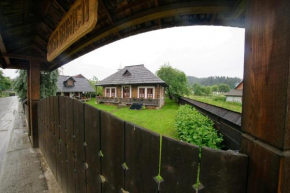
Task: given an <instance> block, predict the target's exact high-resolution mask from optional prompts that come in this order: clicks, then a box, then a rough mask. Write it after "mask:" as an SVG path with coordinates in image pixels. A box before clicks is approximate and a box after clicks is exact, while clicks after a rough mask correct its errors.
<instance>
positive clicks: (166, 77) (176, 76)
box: [157, 64, 189, 100]
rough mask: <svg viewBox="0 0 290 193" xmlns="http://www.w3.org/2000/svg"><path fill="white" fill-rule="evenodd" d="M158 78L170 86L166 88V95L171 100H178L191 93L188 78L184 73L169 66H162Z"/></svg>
mask: <svg viewBox="0 0 290 193" xmlns="http://www.w3.org/2000/svg"><path fill="white" fill-rule="evenodd" d="M157 76H158V77H159V78H161V79H162V80H163V81H165V82H166V83H167V84H168V85H169V87H167V88H166V94H167V95H168V97H169V98H170V100H172V99H178V98H179V97H180V96H183V95H186V94H188V93H189V90H188V84H187V77H186V75H185V74H184V72H182V71H180V70H178V69H175V68H172V67H171V66H170V65H169V64H164V65H163V66H161V68H160V69H159V70H158V71H157Z"/></svg>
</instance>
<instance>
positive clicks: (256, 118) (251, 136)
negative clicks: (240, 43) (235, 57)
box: [241, 0, 290, 193]
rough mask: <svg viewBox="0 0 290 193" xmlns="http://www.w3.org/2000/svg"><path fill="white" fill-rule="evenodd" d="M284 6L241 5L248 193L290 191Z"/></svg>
mask: <svg viewBox="0 0 290 193" xmlns="http://www.w3.org/2000/svg"><path fill="white" fill-rule="evenodd" d="M289 7H290V1H289V0H251V1H248V3H247V5H246V36H245V67H244V93H243V94H244V95H243V114H242V130H243V131H244V132H245V133H246V134H243V139H242V144H241V152H242V153H245V154H247V155H248V156H249V169H248V187H247V192H249V193H252V192H263V193H267V192H269V193H270V192H279V193H280V192H289V191H290V184H289V181H290V175H289V170H290V156H289V155H290V154H289V149H290V135H289V133H290V124H289V123H290V120H289V119H290V106H289V103H290V98H289V97H290V81H289V80H290V71H289V68H290V66H289V58H290V56H289V50H290V33H289V30H290V27H289V26H290V12H289ZM287 182H288V183H287Z"/></svg>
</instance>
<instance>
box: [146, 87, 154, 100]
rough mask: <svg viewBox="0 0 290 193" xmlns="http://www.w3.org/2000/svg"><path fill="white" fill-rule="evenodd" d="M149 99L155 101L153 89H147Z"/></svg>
mask: <svg viewBox="0 0 290 193" xmlns="http://www.w3.org/2000/svg"><path fill="white" fill-rule="evenodd" d="M147 98H151V99H153V88H147Z"/></svg>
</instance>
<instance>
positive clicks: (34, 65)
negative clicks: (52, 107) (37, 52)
mask: <svg viewBox="0 0 290 193" xmlns="http://www.w3.org/2000/svg"><path fill="white" fill-rule="evenodd" d="M29 75H30V76H29V77H30V81H29V84H30V85H29V89H30V90H29V93H30V101H29V103H30V107H29V109H30V131H31V142H32V146H33V148H37V147H38V139H39V138H38V120H37V102H38V101H39V100H40V62H38V61H35V60H31V61H30V69H29Z"/></svg>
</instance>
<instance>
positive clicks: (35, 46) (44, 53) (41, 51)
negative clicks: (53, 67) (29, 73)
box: [31, 44, 47, 62]
mask: <svg viewBox="0 0 290 193" xmlns="http://www.w3.org/2000/svg"><path fill="white" fill-rule="evenodd" d="M31 47H32V48H34V49H35V50H37V51H39V52H40V53H42V54H43V55H44V56H46V54H47V53H46V52H45V51H44V50H42V49H41V48H40V47H38V46H37V45H35V44H33V45H32V46H31ZM46 62H47V61H46Z"/></svg>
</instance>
